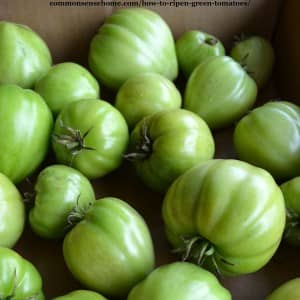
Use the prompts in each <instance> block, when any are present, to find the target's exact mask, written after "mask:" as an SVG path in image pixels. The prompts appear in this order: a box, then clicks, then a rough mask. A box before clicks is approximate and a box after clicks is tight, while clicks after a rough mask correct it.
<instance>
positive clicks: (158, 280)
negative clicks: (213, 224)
mask: <svg viewBox="0 0 300 300" xmlns="http://www.w3.org/2000/svg"><path fill="white" fill-rule="evenodd" d="M153 299H155V300H194V299H195V300H196V299H205V300H231V295H230V293H229V291H227V290H226V289H225V288H223V287H222V286H221V284H220V283H219V282H218V280H217V278H216V277H215V276H214V275H213V274H211V273H210V272H208V271H206V270H204V269H202V268H199V267H196V266H195V265H193V264H190V263H186V262H176V263H172V264H169V265H164V266H161V267H159V268H157V269H155V270H154V271H153V272H152V273H150V274H149V275H148V276H147V277H146V279H144V280H143V281H142V282H140V283H138V284H137V285H136V286H135V287H134V288H133V289H132V290H131V292H130V294H129V296H128V298H127V300H153Z"/></svg>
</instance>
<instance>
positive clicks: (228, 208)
mask: <svg viewBox="0 0 300 300" xmlns="http://www.w3.org/2000/svg"><path fill="white" fill-rule="evenodd" d="M163 219H164V223H165V228H166V233H167V237H168V239H169V241H170V242H171V243H172V245H173V246H174V247H175V248H176V249H182V252H183V254H184V258H185V259H189V260H191V261H193V262H196V263H198V264H202V265H203V266H205V267H206V268H208V269H210V270H214V271H218V272H219V273H221V274H223V275H232V276H233V275H241V274H248V273H252V272H255V271H257V270H259V269H260V268H262V267H263V266H264V265H266V264H267V263H268V262H269V261H270V259H271V258H272V256H273V255H274V253H275V252H276V250H277V248H278V246H279V244H280V241H281V238H282V234H283V231H284V226H285V205H284V199H283V195H282V193H281V190H280V188H279V186H278V185H277V184H276V182H275V181H274V179H273V178H272V176H271V175H270V174H269V173H268V172H267V171H265V170H263V169H260V168H257V167H254V166H252V165H250V164H248V163H245V162H242V161H238V160H210V161H207V162H204V163H202V164H200V165H198V166H196V167H194V168H192V169H191V170H189V171H187V172H186V173H184V174H183V175H182V176H180V177H179V178H178V179H177V180H175V182H174V183H173V184H172V185H171V187H170V188H169V190H168V192H167V194H166V196H165V199H164V202H163Z"/></svg>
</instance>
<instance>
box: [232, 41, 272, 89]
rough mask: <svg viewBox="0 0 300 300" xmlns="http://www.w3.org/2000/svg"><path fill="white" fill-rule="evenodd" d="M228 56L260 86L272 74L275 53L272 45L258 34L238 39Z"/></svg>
mask: <svg viewBox="0 0 300 300" xmlns="http://www.w3.org/2000/svg"><path fill="white" fill-rule="evenodd" d="M230 56H231V57H232V58H233V59H234V60H236V61H237V62H238V63H240V64H241V65H242V66H243V67H244V68H245V70H246V71H247V72H248V74H249V75H250V76H251V77H252V78H253V79H254V80H255V82H256V84H257V86H258V88H262V87H263V86H264V85H265V84H266V83H267V81H268V80H269V79H270V76H271V74H272V70H273V65H274V60H275V54H274V50H273V48H272V45H271V44H270V42H269V41H267V40H266V39H264V38H262V37H260V36H252V37H248V38H243V37H242V39H240V40H239V41H238V42H237V43H236V44H235V45H234V47H233V48H232V50H231V52H230Z"/></svg>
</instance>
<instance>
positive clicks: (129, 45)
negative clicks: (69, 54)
mask: <svg viewBox="0 0 300 300" xmlns="http://www.w3.org/2000/svg"><path fill="white" fill-rule="evenodd" d="M89 65H90V68H91V70H92V71H93V73H94V74H95V75H96V77H97V78H98V79H99V80H100V82H102V83H103V84H104V85H106V86H108V87H110V88H114V89H117V88H119V87H120V86H121V85H122V84H123V83H124V82H125V81H126V80H127V79H129V78H130V77H133V76H135V75H137V74H139V73H144V72H155V73H159V74H161V75H163V76H165V77H167V78H168V79H170V80H173V79H175V78H176V77H177V73H178V65H177V58H176V51H175V43H174V39H173V36H172V33H171V30H170V28H169V26H168V25H167V24H166V22H165V21H164V20H163V19H162V18H161V17H160V16H159V15H158V14H157V13H155V12H154V11H151V10H147V9H144V8H131V9H120V10H117V11H115V12H114V13H113V14H112V15H111V16H110V17H109V18H107V19H106V20H105V22H104V24H103V25H102V26H101V27H100V29H99V31H98V33H97V34H96V35H95V37H94V38H93V40H92V42H91V45H90V51H89Z"/></svg>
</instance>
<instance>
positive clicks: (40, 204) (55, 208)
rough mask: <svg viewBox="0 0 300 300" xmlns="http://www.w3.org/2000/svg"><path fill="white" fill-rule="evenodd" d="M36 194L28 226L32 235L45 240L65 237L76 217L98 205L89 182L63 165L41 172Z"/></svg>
mask: <svg viewBox="0 0 300 300" xmlns="http://www.w3.org/2000/svg"><path fill="white" fill-rule="evenodd" d="M34 191H35V192H34V203H33V207H32V208H31V210H30V212H29V222H30V225H31V228H32V229H33V231H34V232H35V233H37V234H38V235H40V236H42V237H45V238H60V237H62V236H63V235H64V234H65V233H66V231H67V230H68V229H69V225H70V222H72V218H74V217H75V218H76V213H77V214H80V212H82V211H86V210H87V209H88V208H89V206H91V205H92V204H93V203H94V201H95V194H94V190H93V187H92V185H91V183H90V182H89V180H88V179H87V178H86V177H85V176H83V175H82V174H81V173H80V172H79V171H77V170H75V169H73V168H70V167H67V166H64V165H52V166H49V167H47V168H45V169H44V170H42V171H41V173H40V174H39V175H38V178H37V182H36V184H35V187H34Z"/></svg>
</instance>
